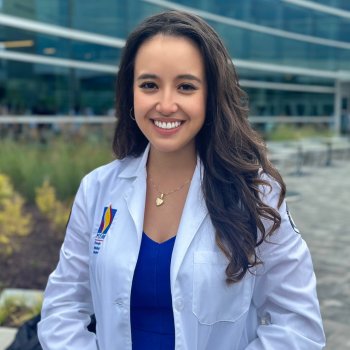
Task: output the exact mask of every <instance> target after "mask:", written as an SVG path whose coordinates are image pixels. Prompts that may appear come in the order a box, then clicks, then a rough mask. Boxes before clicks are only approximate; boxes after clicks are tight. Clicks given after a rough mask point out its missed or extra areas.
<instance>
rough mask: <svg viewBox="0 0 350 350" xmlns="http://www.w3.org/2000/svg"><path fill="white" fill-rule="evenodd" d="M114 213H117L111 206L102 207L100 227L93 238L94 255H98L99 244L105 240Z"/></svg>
mask: <svg viewBox="0 0 350 350" xmlns="http://www.w3.org/2000/svg"><path fill="white" fill-rule="evenodd" d="M116 212H117V209H113V208H112V205H110V206H109V207H104V209H103V214H102V219H101V223H100V227H99V229H98V231H97V234H96V237H95V242H94V251H93V253H94V254H98V252H99V250H100V247H101V244H102V242H103V240H104V239H105V237H106V235H107V232H108V230H109V228H110V227H111V225H112V222H113V219H114V216H115V213H116Z"/></svg>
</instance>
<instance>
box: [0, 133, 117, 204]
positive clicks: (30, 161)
mask: <svg viewBox="0 0 350 350" xmlns="http://www.w3.org/2000/svg"><path fill="white" fill-rule="evenodd" d="M112 159H113V155H112V151H111V146H110V145H109V144H108V143H107V142H92V141H89V142H84V141H70V142H67V141H65V140H63V139H56V140H51V141H50V143H49V144H48V145H40V144H38V143H23V142H22V143H15V142H14V141H10V140H4V141H0V172H2V173H4V174H7V175H8V176H9V177H10V178H11V180H12V182H13V184H14V187H15V189H16V190H17V191H19V192H20V193H21V194H22V195H23V196H24V197H25V198H27V199H28V201H29V202H31V203H34V200H35V188H37V187H40V186H41V185H42V183H43V181H44V180H45V179H49V181H50V183H51V184H52V185H53V186H54V188H55V189H56V192H57V197H58V198H59V199H62V200H67V199H69V198H71V197H72V196H74V194H75V192H76V190H77V188H78V186H79V182H80V180H81V178H82V177H83V176H84V175H85V174H86V173H88V172H89V171H91V170H92V169H94V168H96V167H98V166H99V165H102V164H105V163H108V162H109V161H111V160H112Z"/></svg>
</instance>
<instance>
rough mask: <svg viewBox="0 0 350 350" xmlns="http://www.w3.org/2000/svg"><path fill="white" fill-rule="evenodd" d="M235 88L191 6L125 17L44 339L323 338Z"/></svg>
mask: <svg viewBox="0 0 350 350" xmlns="http://www.w3.org/2000/svg"><path fill="white" fill-rule="evenodd" d="M245 100H246V98H245V95H244V93H243V92H242V90H241V89H240V87H239V84H238V78H237V76H236V74H235V69H234V67H233V64H232V62H231V59H230V56H229V54H228V52H227V51H226V49H225V47H224V46H223V44H222V42H221V40H220V39H219V37H218V36H217V34H216V33H215V32H214V31H213V29H212V28H211V27H209V26H208V25H207V24H206V23H205V22H204V21H203V20H201V19H200V18H199V17H197V16H194V15H191V14H188V13H183V12H178V11H170V12H165V13H161V14H158V15H155V16H152V17H150V18H148V19H146V20H145V21H144V22H143V23H142V24H141V25H140V26H139V27H138V28H136V29H135V31H134V32H133V33H131V35H130V36H129V38H128V40H127V43H126V46H125V48H124V52H123V56H122V59H121V63H120V67H119V73H118V80H117V117H118V124H117V128H116V131H115V137H114V151H115V153H116V155H117V158H118V159H119V160H116V161H114V162H112V163H110V164H108V165H106V166H103V167H101V168H98V169H96V170H95V171H93V172H92V173H90V174H89V175H87V176H86V177H85V178H84V179H83V181H82V183H81V186H80V188H79V190H78V193H77V196H76V199H75V202H74V205H73V209H72V215H71V218H70V220H69V223H68V226H67V233H66V238H65V241H64V244H63V246H62V249H61V255H60V262H59V264H58V266H57V268H56V270H55V271H54V272H53V273H52V274H51V276H50V278H49V282H48V286H47V289H46V292H45V301H44V305H43V311H42V321H41V323H40V325H39V337H40V341H41V343H42V346H43V348H44V349H49V350H54V349H57V350H58V349H59V350H62V349H67V350H68V349H72V350H73V349H74V350H76V349H84V350H96V349H100V350H112V349H123V350H124V349H133V350H136V349H143V350H146V349H152V350H153V349H190V350H193V349H199V350H204V349H207V350H211V349H216V350H229V349H230V350H234V349H250V350H252V349H289V350H290V349H299V350H300V349H307V350H312V349H321V348H322V347H323V346H324V334H323V329H322V322H321V317H320V311H319V305H318V301H317V296H316V289H315V285H316V283H315V276H314V273H313V267H312V262H311V258H310V254H309V251H308V249H307V247H306V244H305V242H304V241H303V240H302V238H301V237H300V235H299V234H298V233H297V232H296V231H295V229H294V226H293V225H292V222H291V219H290V216H289V214H288V212H287V207H286V203H285V201H284V195H285V185H284V183H283V180H282V178H281V176H280V175H279V173H278V172H277V170H276V169H274V168H273V166H272V165H271V163H270V162H269V161H268V159H267V157H266V149H265V146H264V144H263V142H262V141H261V139H260V138H259V136H258V135H257V134H256V133H255V132H254V131H253V130H252V128H251V127H250V125H249V122H248V119H247V107H246V106H245V105H244V101H245ZM93 313H95V316H96V322H97V330H96V335H95V334H93V333H89V332H88V331H87V329H86V328H87V325H88V323H89V320H90V315H91V314H93Z"/></svg>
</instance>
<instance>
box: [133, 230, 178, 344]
mask: <svg viewBox="0 0 350 350" xmlns="http://www.w3.org/2000/svg"><path fill="white" fill-rule="evenodd" d="M174 242H175V237H173V238H170V239H169V240H167V241H165V242H163V243H157V242H155V241H153V240H152V239H151V238H149V237H148V236H147V235H146V234H145V233H143V234H142V241H141V247H140V252H139V256H138V260H137V264H136V267H135V272H134V278H133V283H132V288H131V300H130V321H131V338H132V349H133V350H174V348H175V329H174V316H173V308H172V301H171V290H170V262H171V254H172V251H173V247H174Z"/></svg>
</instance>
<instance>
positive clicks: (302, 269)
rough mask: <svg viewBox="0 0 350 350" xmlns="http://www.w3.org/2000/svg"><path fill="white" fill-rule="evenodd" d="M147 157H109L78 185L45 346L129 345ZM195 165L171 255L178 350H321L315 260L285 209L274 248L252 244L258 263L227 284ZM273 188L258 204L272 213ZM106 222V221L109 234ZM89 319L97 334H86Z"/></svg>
mask: <svg viewBox="0 0 350 350" xmlns="http://www.w3.org/2000/svg"><path fill="white" fill-rule="evenodd" d="M148 152H149V147H147V149H146V151H145V152H144V154H143V155H142V156H140V157H138V158H125V159H123V160H115V161H113V162H112V163H110V164H108V165H105V166H102V167H100V168H98V169H96V170H94V171H93V172H91V173H90V174H88V175H87V176H85V177H84V179H83V180H82V182H81V184H80V187H79V190H78V192H77V195H76V198H75V201H74V204H73V208H72V212H71V217H70V220H69V223H68V226H67V231H66V236H65V240H64V243H63V245H62V248H61V251H60V259H59V263H58V266H57V268H56V269H55V271H54V272H53V273H52V274H51V275H50V277H49V281H48V284H47V287H46V290H45V298H44V303H43V309H42V319H41V322H40V323H39V325H38V335H39V340H40V342H41V345H42V347H43V349H44V350H97V349H100V350H131V349H132V343H131V329H130V292H131V286H132V280H133V273H134V269H135V265H136V262H137V258H138V252H139V249H140V244H141V237H142V231H143V218H144V209H145V197H146V175H147V174H146V161H147V157H148ZM200 168H201V163H200V160H198V162H197V166H196V169H195V172H194V175H193V178H192V182H191V185H190V189H189V192H188V196H187V199H186V203H185V207H184V210H183V214H182V217H181V221H180V224H179V228H178V232H177V237H176V240H175V245H174V250H173V254H172V259H171V268H170V275H171V278H170V279H171V281H170V283H171V294H172V304H173V313H174V323H175V349H176V350H180V349H181V350H213V349H215V350H243V349H246V350H258V349H259V350H260V349H268V350H272V349H273V350H274V349H278V350H280V349H288V350H293V349H295V350H316V349H322V348H323V346H324V342H325V338H324V332H323V328H322V321H321V316H320V310H319V304H318V299H317V295H316V280H315V275H314V272H313V266H312V262H311V257H310V253H309V250H308V248H307V246H306V244H305V242H304V241H303V239H302V237H301V236H300V235H299V234H298V233H297V232H295V230H294V229H293V226H292V224H291V221H290V219H289V216H288V213H287V209H286V204H285V203H283V204H282V206H281V207H280V208H279V212H280V215H281V217H282V224H281V227H280V228H279V229H278V231H276V232H275V233H274V234H273V235H272V236H271V237H270V238H269V240H270V241H271V243H266V242H264V243H263V244H262V245H260V246H259V247H258V248H257V249H258V251H257V253H258V255H259V257H260V258H261V259H262V261H263V264H262V265H259V266H258V267H256V268H254V269H253V270H252V271H251V272H248V273H247V274H246V275H245V277H244V279H243V280H242V281H240V282H239V283H236V284H233V285H229V286H228V285H226V282H225V278H226V275H225V268H226V266H227V263H228V261H227V260H226V258H225V256H224V255H223V253H222V252H221V251H220V249H219V248H218V246H217V244H216V243H215V234H214V232H215V230H214V227H213V225H212V223H211V220H210V217H209V213H208V210H207V208H206V205H205V202H204V199H203V194H202V191H201V171H200ZM271 183H272V186H273V189H272V191H271V192H270V191H269V190H268V189H267V188H262V191H263V192H264V194H263V197H264V198H263V199H264V201H265V202H266V203H267V204H268V205H270V206H273V207H275V208H276V206H277V201H278V195H279V187H278V185H277V184H275V183H274V182H271ZM106 210H110V213H109V216H108V215H107V218H106V217H104V214H105V213H106ZM112 214H113V215H112ZM101 218H105V219H104V220H103V219H102V220H101ZM265 224H266V226H268V225H269V223H268V222H266V223H265ZM103 225H105V227H106V225H107V226H108V225H109V228H108V230H107V233H106V234H101V227H102V226H103ZM93 313H95V315H96V321H97V329H96V335H95V334H94V333H90V332H89V331H87V329H86V327H87V325H88V324H89V321H90V315H91V314H93Z"/></svg>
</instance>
